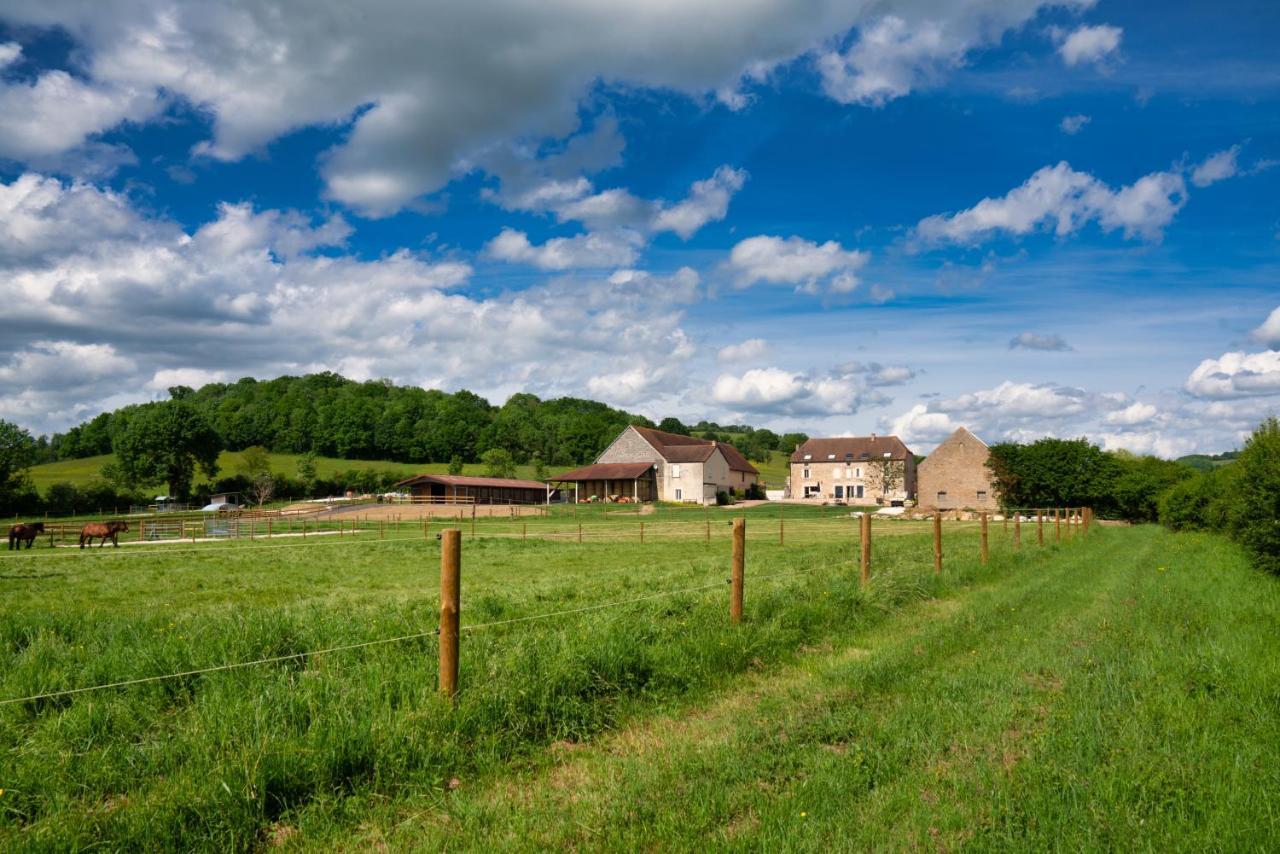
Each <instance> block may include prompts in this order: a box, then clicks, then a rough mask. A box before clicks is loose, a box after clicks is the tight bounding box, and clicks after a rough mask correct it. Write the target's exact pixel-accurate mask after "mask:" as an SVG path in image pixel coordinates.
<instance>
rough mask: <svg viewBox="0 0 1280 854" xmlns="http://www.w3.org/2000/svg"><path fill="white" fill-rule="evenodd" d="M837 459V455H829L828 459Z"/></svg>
mask: <svg viewBox="0 0 1280 854" xmlns="http://www.w3.org/2000/svg"><path fill="white" fill-rule="evenodd" d="M835 458H836V455H835V454H827V459H829V460H834V459H835Z"/></svg>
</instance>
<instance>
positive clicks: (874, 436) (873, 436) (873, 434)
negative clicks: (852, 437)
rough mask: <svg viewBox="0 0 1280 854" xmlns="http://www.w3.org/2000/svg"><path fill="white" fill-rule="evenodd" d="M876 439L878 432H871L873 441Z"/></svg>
mask: <svg viewBox="0 0 1280 854" xmlns="http://www.w3.org/2000/svg"><path fill="white" fill-rule="evenodd" d="M875 440H876V434H875V433H872V434H871V441H873V442H874V441H875Z"/></svg>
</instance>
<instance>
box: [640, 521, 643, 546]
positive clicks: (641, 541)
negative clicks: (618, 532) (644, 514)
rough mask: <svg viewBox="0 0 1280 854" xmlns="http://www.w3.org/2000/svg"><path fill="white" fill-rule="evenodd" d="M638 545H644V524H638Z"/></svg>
mask: <svg viewBox="0 0 1280 854" xmlns="http://www.w3.org/2000/svg"><path fill="white" fill-rule="evenodd" d="M640 545H642V546H643V545H644V522H641V523H640Z"/></svg>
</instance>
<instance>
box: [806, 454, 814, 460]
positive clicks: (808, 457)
mask: <svg viewBox="0 0 1280 854" xmlns="http://www.w3.org/2000/svg"><path fill="white" fill-rule="evenodd" d="M804 458H805V459H806V460H811V459H813V454H805V455H804Z"/></svg>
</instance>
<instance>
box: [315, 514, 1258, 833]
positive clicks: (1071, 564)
mask: <svg viewBox="0 0 1280 854" xmlns="http://www.w3.org/2000/svg"><path fill="white" fill-rule="evenodd" d="M1277 629H1280V585H1277V582H1276V579H1273V578H1270V577H1264V576H1261V575H1259V574H1257V573H1256V572H1254V571H1252V570H1251V569H1249V568H1248V567H1247V566H1246V565H1245V563H1244V561H1243V560H1242V558H1241V556H1240V555H1239V553H1238V552H1237V551H1236V550H1235V549H1234V548H1232V547H1231V546H1229V545H1228V544H1226V543H1224V542H1222V541H1221V540H1217V539H1214V538H1210V537H1202V536H1176V537H1175V536H1173V535H1170V534H1168V533H1166V532H1164V531H1161V530H1159V529H1155V528H1144V529H1134V530H1131V531H1124V530H1121V531H1117V530H1110V531H1100V532H1098V534H1097V538H1096V539H1095V540H1094V541H1093V542H1092V543H1091V544H1090V545H1089V546H1088V547H1084V548H1077V549H1069V550H1065V551H1064V552H1062V553H1059V554H1058V555H1057V556H1055V557H1053V558H1052V559H1047V560H1045V561H1043V562H1041V563H1039V564H1037V565H1035V566H1034V567H1028V568H1025V569H1024V571H1021V572H1014V573H1010V574H1008V575H1006V576H1004V577H1001V578H999V579H989V580H980V581H978V583H977V584H976V585H975V586H974V587H973V588H971V589H969V590H965V591H961V592H959V593H958V594H957V595H953V596H950V597H947V598H944V599H937V600H930V601H927V602H922V603H920V604H917V605H914V606H912V607H910V608H909V609H908V610H907V611H906V612H905V613H903V614H901V615H900V616H899V617H897V618H894V619H890V620H887V621H884V622H882V623H880V624H878V625H877V626H876V627H874V628H872V629H871V630H869V631H865V632H853V633H849V634H842V635H839V636H838V637H835V638H832V639H831V640H830V641H829V642H827V643H824V644H823V645H821V646H819V647H818V648H816V649H811V650H808V654H807V655H804V656H803V657H802V658H801V660H800V661H799V662H798V663H796V664H793V665H790V666H788V667H786V668H784V669H782V670H780V671H771V672H769V673H767V674H761V675H755V676H752V677H750V678H748V679H746V680H744V681H743V682H741V683H739V684H738V685H736V686H735V687H734V688H733V689H731V690H728V691H725V692H723V693H722V694H721V695H720V696H718V697H717V698H716V700H715V701H714V702H712V703H710V704H708V705H706V706H704V707H699V708H694V709H689V710H687V711H686V712H684V713H682V714H679V715H676V716H673V717H662V718H658V719H652V718H650V719H645V720H641V721H637V722H633V723H631V724H630V725H629V726H627V727H626V728H625V729H624V730H623V731H621V732H620V733H617V734H612V735H608V736H605V737H603V738H601V739H599V740H597V741H596V742H595V743H593V744H590V745H573V744H560V745H557V746H556V748H555V749H553V750H551V751H548V752H547V753H546V754H544V755H543V756H542V757H541V758H540V760H539V761H538V762H536V763H535V764H534V765H533V767H532V768H530V769H526V770H522V771H520V772H518V773H516V774H514V775H506V774H503V775H500V776H498V777H491V778H484V779H479V780H466V781H460V782H461V785H460V786H459V787H458V788H457V789H456V790H455V791H452V792H450V793H448V794H441V795H437V796H434V797H432V798H429V799H425V800H422V801H419V802H416V803H415V802H411V801H410V802H403V803H396V804H390V805H386V806H384V807H382V808H380V809H377V810H375V811H374V812H373V813H372V814H371V815H369V816H367V818H366V824H365V827H364V828H362V829H361V832H360V833H359V834H357V836H356V841H357V842H358V843H359V844H361V845H365V844H377V843H380V842H384V841H385V842H387V843H390V844H391V846H392V847H393V848H400V847H403V846H420V847H423V848H426V849H436V848H444V847H447V848H449V849H452V850H457V849H474V850H535V849H544V848H551V849H564V848H566V847H568V848H588V849H605V850H637V849H654V848H658V849H665V850H694V849H704V850H705V849H706V848H716V849H718V848H731V849H746V850H770V851H772V850H808V851H834V850H866V849H884V848H888V849H907V850H921V849H927V850H938V849H941V850H952V849H956V848H960V847H966V848H976V849H986V850H992V849H994V850H1009V849H1022V850H1026V849H1031V850H1045V849H1054V850H1073V851H1074V850H1114V849H1120V850H1134V849H1155V850H1180V851H1203V850H1275V849H1276V848H1277V846H1280V814H1278V812H1280V662H1278V660H1277V656H1276V655H1275V654H1274V652H1275V642H1276V637H1277V636H1278V633H1277ZM342 840H346V841H350V840H349V839H348V838H347V837H346V836H345V835H344V836H343V837H334V838H330V839H319V840H312V841H315V842H317V843H318V845H320V846H321V847H323V846H324V845H327V844H328V843H329V842H337V841H342Z"/></svg>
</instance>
